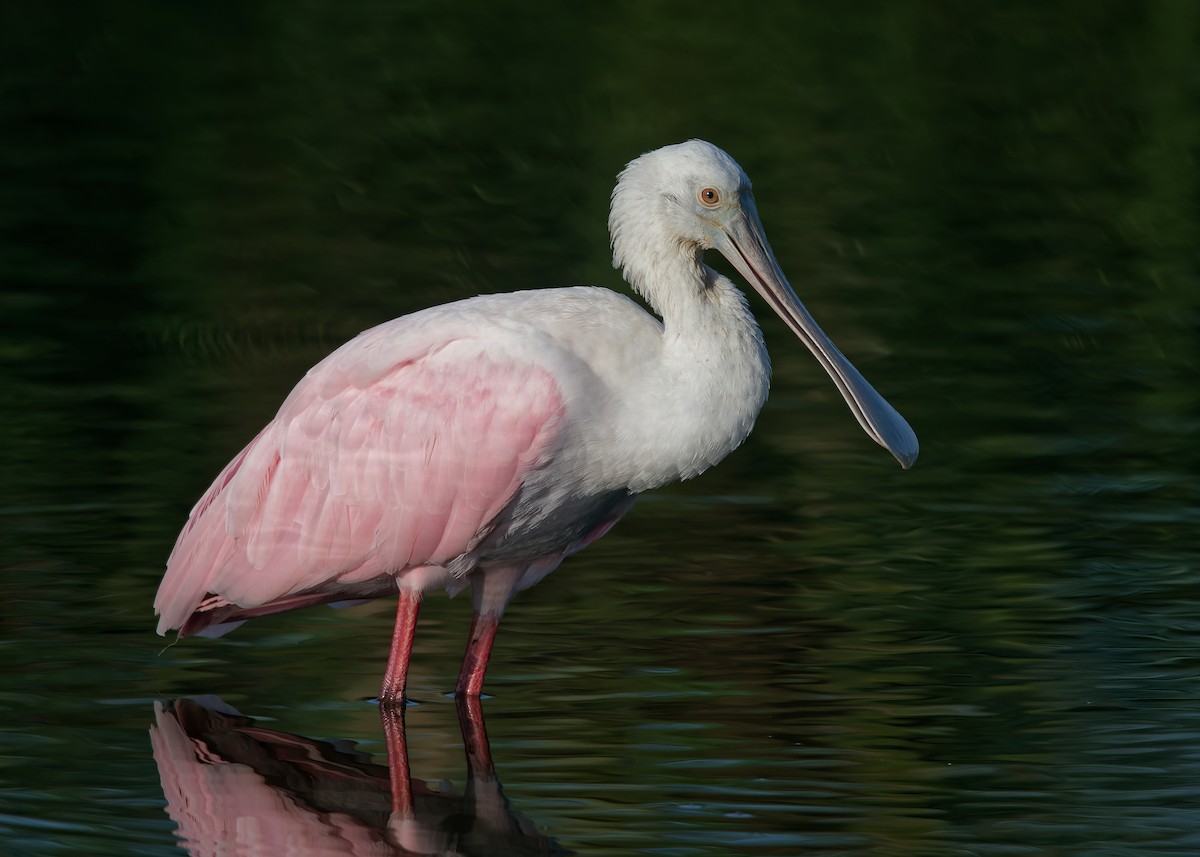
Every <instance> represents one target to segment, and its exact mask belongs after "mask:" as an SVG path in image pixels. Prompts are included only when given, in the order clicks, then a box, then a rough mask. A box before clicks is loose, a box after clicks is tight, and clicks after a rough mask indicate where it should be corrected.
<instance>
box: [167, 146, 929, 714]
mask: <svg viewBox="0 0 1200 857" xmlns="http://www.w3.org/2000/svg"><path fill="white" fill-rule="evenodd" d="M608 224H609V230H610V232H611V234H612V250H613V264H614V266H616V267H619V268H620V269H621V270H622V272H623V274H624V276H625V279H626V280H628V282H629V284H630V285H631V286H632V287H633V289H634V290H635V291H636V292H638V293H639V294H640V295H641V296H642V297H643V298H645V300H646V301H647V302H648V303H649V304H650V307H651V308H652V309H653V310H654V311H655V313H656V314H657V315H658V318H656V317H654V316H652V315H650V314H649V313H647V312H646V311H644V310H643V309H642V308H641V307H640V306H639V305H638V304H637V303H635V302H634V301H633V300H631V299H629V298H627V297H624V296H623V295H620V294H617V293H616V292H612V291H609V290H607V289H603V288H596V287H587V286H577V287H573V288H561V289H544V290H537V291H525V292H515V293H510V294H499V295H486V296H481V297H475V298H470V299H467V300H462V301H457V302H455V303H451V304H446V305H444V306H438V307H432V308H430V309H425V310H421V311H419V312H415V313H412V314H411V315H407V316H404V317H402V318H398V319H395V320H393V321H390V322H387V323H385V324H382V325H380V326H378V327H375V328H372V329H371V330H368V331H366V332H364V333H362V334H360V335H359V336H358V337H357V338H355V339H353V340H351V341H350V342H348V343H346V344H345V345H343V346H342V347H341V348H339V349H338V350H336V351H334V352H333V353H332V354H330V355H329V356H328V357H326V358H325V359H324V360H322V361H321V362H320V363H318V364H317V365H316V366H314V367H313V368H312V369H311V370H309V372H308V374H307V375H305V376H304V378H303V380H301V381H300V383H299V384H297V385H296V388H295V389H294V390H292V392H291V394H290V395H289V396H288V398H287V399H286V400H285V401H284V403H283V406H282V407H281V408H280V409H279V412H278V413H277V414H276V415H275V418H274V419H273V420H271V422H270V423H269V424H268V425H267V426H266V428H264V429H263V430H262V431H261V432H259V434H258V436H257V437H256V438H254V440H252V441H251V442H250V444H249V446H247V447H246V448H245V449H243V450H242V451H241V452H240V453H239V454H238V455H237V457H236V458H234V459H233V461H232V462H230V464H229V465H228V466H227V467H226V468H225V469H224V470H223V471H222V472H221V474H220V475H219V476H218V477H217V479H216V481H215V482H214V483H213V485H212V487H210V488H209V489H208V491H207V492H206V493H205V494H204V496H203V497H202V498H201V499H200V502H199V503H197V504H196V506H195V508H194V509H193V510H192V512H191V515H190V516H189V518H188V522H187V524H186V525H185V526H184V528H183V531H182V532H181V533H180V535H179V539H178V541H177V542H176V544H175V549H174V550H173V551H172V553H171V556H170V559H169V560H168V561H167V571H166V574H165V575H164V577H163V581H162V584H161V586H160V587H159V590H158V596H157V598H156V599H155V601H154V607H155V610H156V611H157V612H158V613H159V615H160V617H161V618H160V621H159V623H158V631H159V633H160V634H163V633H166V631H167V630H169V629H172V628H178V629H179V634H180V636H187V635H190V634H197V633H205V632H206V633H207V634H208V635H211V636H215V635H218V634H220V633H224V632H225V631H227V630H229V629H230V628H232V627H234V626H236V625H237V624H240V623H241V622H242V621H244V620H246V619H251V618H254V617H256V616H263V615H266V614H269V613H276V612H279V611H282V610H290V609H293V608H296V607H306V606H308V605H311V604H322V603H330V602H344V601H357V600H366V599H371V598H377V597H381V596H385V595H393V596H397V598H398V606H397V613H396V626H395V632H394V636H393V639H392V648H391V654H390V657H389V659H388V665H387V670H386V673H385V676H384V680H383V686H382V689H381V691H380V699H381V700H382V701H385V702H388V703H391V702H396V701H398V700H400V699H402V698H403V694H404V684H405V677H406V674H407V670H408V660H409V656H410V654H411V652H412V640H413V633H414V630H415V625H416V619H417V611H418V608H419V606H420V600H421V596H422V593H424V592H425V591H426V590H429V589H433V588H436V587H445V588H447V589H448V590H449V591H450V592H451V594H453V593H455V592H457V591H459V590H461V589H463V588H466V587H467V586H470V588H471V596H472V603H473V606H474V619H473V622H472V626H471V634H470V641H469V643H468V646H467V651H466V656H465V657H464V659H463V666H462V671H461V673H460V675H459V679H458V683H457V686H456V690H457V693H459V694H460V695H465V696H478V695H479V693H480V690H481V688H482V686H483V676H484V671H485V669H486V668H487V661H488V656H489V654H490V652H491V648H492V642H493V640H494V638H495V634H496V629H497V625H498V623H499V620H500V616H501V614H502V613H503V612H504V609H505V607H506V606H507V604H508V603H509V600H510V599H511V598H512V597H513V595H514V594H516V593H517V592H518V591H520V590H522V589H525V588H527V587H529V586H532V585H533V584H534V583H536V582H537V581H539V580H540V579H542V578H543V577H545V576H546V575H547V574H549V573H550V572H551V571H553V570H554V568H555V567H557V566H558V564H559V563H561V562H562V561H563V559H564V558H565V557H566V556H568V555H570V554H571V553H574V552H575V551H578V550H580V549H581V548H583V547H584V546H586V545H588V544H589V543H591V542H592V541H594V540H595V539H597V538H599V537H600V536H602V535H603V534H604V533H606V532H607V531H608V529H609V528H610V527H612V525H613V524H615V523H616V522H617V520H618V519H619V518H620V517H621V516H622V515H624V514H625V513H626V512H627V511H628V510H629V508H630V506H631V505H632V504H633V500H634V498H635V497H636V496H637V495H638V494H639V493H641V492H643V491H647V490H649V489H651V488H657V487H658V486H660V485H665V484H667V483H669V482H674V481H676V480H679V479H690V478H691V477H693V476H696V475H697V474H699V473H701V472H703V471H704V470H707V469H708V468H709V467H711V466H712V465H714V464H716V463H717V462H718V461H720V460H721V459H722V458H724V457H725V456H726V455H728V454H729V453H730V452H731V451H732V450H733V449H734V448H735V447H737V446H738V445H739V444H740V443H741V442H742V441H743V440H745V438H746V436H747V435H748V434H749V433H750V428H751V426H752V425H753V424H754V419H755V417H756V416H757V415H758V412H759V409H760V408H761V407H762V405H763V403H764V402H765V401H766V398H767V387H768V383H769V379H770V362H769V360H768V357H767V352H766V349H765V348H764V346H763V339H762V333H761V331H760V330H759V328H758V325H757V324H756V323H755V320H754V316H753V315H752V314H751V312H750V309H749V307H748V305H747V302H746V298H745V296H744V295H743V294H742V293H741V292H740V291H739V290H738V289H737V288H736V287H735V286H734V284H733V283H732V282H731V281H730V280H729V279H727V278H726V277H724V276H722V275H721V274H719V273H717V272H716V271H714V270H713V269H712V268H709V267H708V266H707V265H705V264H704V258H703V256H704V251H705V250H708V249H716V250H718V251H719V252H720V253H721V254H722V255H723V256H724V257H725V258H726V259H728V260H729V262H730V263H731V264H732V265H733V267H734V268H735V269H737V271H738V272H739V273H740V274H741V275H742V276H743V277H745V279H746V281H747V282H749V283H750V285H751V286H753V287H754V289H755V290H756V291H758V292H759V294H761V295H762V297H763V298H764V299H765V300H766V302H767V303H768V304H769V305H770V306H771V308H772V309H773V310H775V312H776V313H778V314H779V315H780V316H781V317H782V318H783V320H784V321H785V322H786V323H787V325H788V327H789V328H791V330H792V331H793V332H794V333H795V334H796V335H797V336H798V337H799V338H800V340H801V341H802V342H803V343H804V344H805V345H806V346H807V347H808V349H809V350H810V351H811V352H812V353H813V355H814V356H815V357H816V358H817V361H818V362H819V363H820V364H821V366H822V367H823V368H824V369H825V371H826V372H828V373H829V376H830V378H832V379H833V382H834V384H835V385H837V388H838V391H839V392H840V393H841V394H842V396H843V397H844V398H845V400H846V403H847V404H848V405H849V406H850V410H851V412H852V413H853V414H854V416H855V418H856V419H857V420H858V423H859V425H860V426H862V428H863V430H864V431H866V433H867V434H868V435H869V436H870V437H871V438H872V439H874V440H875V441H876V442H877V443H879V444H880V445H882V446H884V447H885V448H887V449H888V450H889V451H890V452H891V453H892V454H893V455H894V456H895V457H896V458H897V459H898V460H899V461H900V463H901V465H903V466H904V467H909V466H910V465H912V463H913V462H914V461H915V460H916V457H917V438H916V435H915V434H913V431H912V429H911V428H909V426H908V423H906V422H905V421H904V418H903V417H901V416H900V414H898V413H897V412H896V411H895V410H894V409H893V408H892V407H891V405H889V404H888V403H887V402H886V401H884V399H883V398H882V397H881V396H880V395H879V394H878V393H876V392H875V390H874V389H873V388H872V387H871V385H870V384H868V383H867V382H866V380H865V379H864V378H863V377H862V375H860V374H859V373H858V371H857V370H856V369H855V368H854V367H853V366H852V365H851V364H850V362H849V361H848V360H847V359H846V358H845V357H844V356H843V355H842V353H841V352H840V351H838V349H837V347H836V346H835V345H834V344H833V342H832V341H830V339H829V338H828V337H827V336H826V335H825V334H824V332H822V331H821V329H820V328H819V327H818V326H817V324H816V322H815V321H814V320H813V318H812V316H811V315H809V313H808V311H807V310H806V309H805V308H804V306H803V304H801V303H800V299H799V298H798V297H796V293H795V292H794V291H792V288H791V286H790V285H789V284H788V281H787V278H786V277H785V276H784V275H783V271H782V270H780V267H779V264H778V263H777V262H776V261H775V256H774V254H773V253H772V251H771V248H770V245H768V243H767V239H766V235H765V234H764V231H763V228H762V224H761V223H760V222H759V218H758V213H757V210H756V208H755V204H754V197H753V195H752V194H751V191H750V180H749V179H748V178H747V177H746V174H745V173H744V172H742V169H741V167H739V166H738V165H737V163H736V162H735V161H734V160H733V159H732V158H731V157H729V155H727V154H725V152H723V151H722V150H721V149H718V148H717V147H716V146H713V145H712V144H710V143H706V142H703V141H701V140H691V141H689V142H686V143H679V144H677V145H673V146H667V147H665V148H662V149H658V150H656V151H653V152H649V153H647V154H644V155H642V156H641V157H639V158H636V159H634V160H633V161H631V162H630V163H629V165H628V166H626V168H625V169H624V170H623V171H622V172H621V174H620V175H619V177H618V179H617V186H616V188H615V189H614V190H613V194H612V204H611V211H610V214H609V220H608ZM660 319H661V320H660Z"/></svg>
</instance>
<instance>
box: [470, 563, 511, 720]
mask: <svg viewBox="0 0 1200 857" xmlns="http://www.w3.org/2000/svg"><path fill="white" fill-rule="evenodd" d="M527 570H528V566H525V565H510V566H492V567H490V568H478V569H476V570H475V572H474V576H473V577H472V579H471V606H472V607H474V608H475V615H474V616H473V617H472V618H471V639H470V642H468V643H467V653H466V654H465V655H464V656H463V663H462V670H461V671H460V672H459V674H458V684H457V685H455V687H454V693H455V694H456V695H458V696H476V697H477V696H479V694H480V693H482V692H483V674H484V673H485V672H487V665H488V658H489V657H490V656H491V654H492V643H493V642H495V640H496V629H497V628H499V627H500V617H501V616H503V615H504V608H505V607H507V606H508V602H509V601H511V600H512V597H513V595H515V594H516V592H517V589H518V587H519V586H520V583H521V578H522V577H524V575H525V572H526V571H527Z"/></svg>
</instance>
